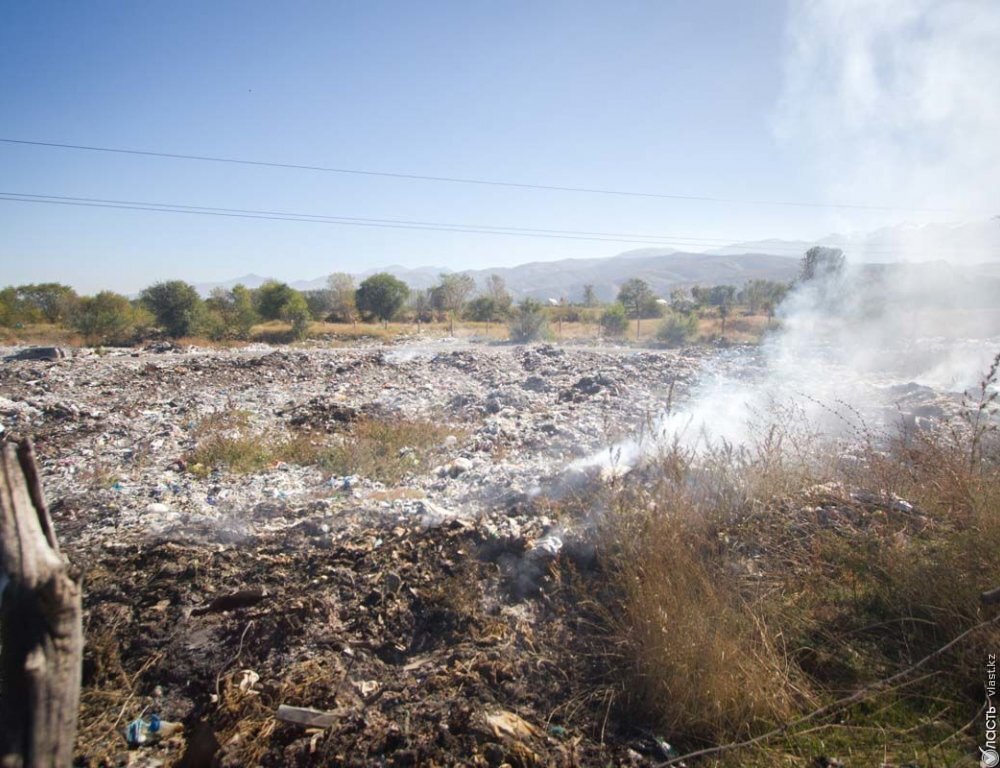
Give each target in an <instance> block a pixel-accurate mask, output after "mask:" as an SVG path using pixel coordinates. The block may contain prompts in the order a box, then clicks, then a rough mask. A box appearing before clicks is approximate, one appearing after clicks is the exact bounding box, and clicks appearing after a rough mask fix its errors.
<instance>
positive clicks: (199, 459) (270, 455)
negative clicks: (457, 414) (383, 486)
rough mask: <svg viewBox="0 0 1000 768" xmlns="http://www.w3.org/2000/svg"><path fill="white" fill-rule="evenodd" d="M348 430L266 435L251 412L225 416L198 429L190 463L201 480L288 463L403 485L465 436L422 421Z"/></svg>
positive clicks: (363, 424) (365, 424)
mask: <svg viewBox="0 0 1000 768" xmlns="http://www.w3.org/2000/svg"><path fill="white" fill-rule="evenodd" d="M348 429H349V431H347V432H346V433H343V434H336V435H317V434H315V433H310V432H297V431H292V432H285V431H281V432H265V431H262V430H260V429H257V428H254V427H253V425H252V423H251V414H250V413H249V412H248V411H243V410H238V409H236V410H226V411H219V412H217V413H213V414H210V415H208V416H206V417H204V418H203V419H202V420H201V421H199V422H198V424H196V425H195V427H194V428H193V430H192V438H193V439H194V441H195V447H194V448H193V449H192V450H191V451H190V452H189V453H188V454H187V455H186V456H185V460H186V462H187V464H188V468H189V470H190V471H191V472H192V473H194V474H196V475H200V476H205V475H207V474H209V473H210V472H212V471H213V470H220V469H221V470H227V471H229V472H234V473H237V474H250V473H253V472H260V471H262V470H265V469H267V468H269V467H273V466H275V465H277V464H279V463H281V462H284V463H287V464H298V465H301V466H319V467H321V468H322V469H324V470H325V471H328V472H331V473H333V474H336V475H363V476H365V477H368V478H371V479H373V480H379V481H381V482H384V483H397V482H399V481H400V480H402V479H403V478H404V477H406V476H407V475H408V474H419V473H421V472H425V471H426V470H427V469H429V468H430V467H431V466H432V463H433V462H434V461H435V460H436V459H438V458H440V457H441V456H442V455H443V453H444V450H443V443H444V440H445V438H446V437H448V436H449V435H455V436H456V437H458V436H461V435H462V431H461V430H456V429H453V428H451V427H449V426H447V425H444V424H440V423H436V422H431V421H425V420H422V419H380V418H366V419H360V420H358V421H357V422H355V423H354V424H352V425H351V426H350V427H349V428H348Z"/></svg>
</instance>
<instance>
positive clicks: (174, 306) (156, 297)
mask: <svg viewBox="0 0 1000 768" xmlns="http://www.w3.org/2000/svg"><path fill="white" fill-rule="evenodd" d="M139 299H140V301H141V302H142V304H143V305H144V306H145V307H146V309H148V310H149V311H150V312H152V313H153V316H154V317H155V318H156V322H157V324H158V325H159V326H160V327H161V328H163V330H164V331H165V332H166V334H167V335H168V336H171V337H173V338H175V339H177V338H180V337H181V336H189V335H191V334H192V333H195V332H196V331H197V330H198V323H199V320H200V319H201V313H202V311H203V309H204V308H203V306H202V301H201V297H200V296H199V295H198V291H196V290H195V289H194V286H193V285H189V284H188V283H185V282H184V281H183V280H168V281H167V282H163V283H155V284H153V285H151V286H149V287H148V288H146V289H145V290H144V291H143V292H142V293H141V294H140V296H139Z"/></svg>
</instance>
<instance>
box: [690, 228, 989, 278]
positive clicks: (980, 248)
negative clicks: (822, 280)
mask: <svg viewBox="0 0 1000 768" xmlns="http://www.w3.org/2000/svg"><path fill="white" fill-rule="evenodd" d="M813 245H825V246H829V247H832V248H840V249H841V250H842V251H843V252H844V253H845V254H846V255H847V258H848V259H849V260H850V261H855V262H858V261H863V262H896V261H910V262H930V261H938V260H946V261H949V262H951V263H953V264H961V265H963V266H970V265H980V264H983V263H985V262H991V261H994V260H996V259H1000V217H997V216H994V217H993V218H990V219H983V220H978V221H968V222H962V223H955V224H921V225H917V224H899V225H896V226H892V227H882V228H880V229H875V230H872V231H871V232H860V233H853V234H833V235H827V236H826V237H824V238H822V239H821V240H817V241H816V242H814V243H809V242H805V241H803V240H777V239H771V240H757V241H751V242H742V243H733V244H732V245H727V246H725V247H724V248H716V249H714V250H712V251H709V253H714V254H717V255H727V254H729V255H732V254H741V253H751V252H752V253H777V254H783V255H796V254H797V255H801V254H803V253H805V251H806V250H808V249H809V248H811V247H812V246H813Z"/></svg>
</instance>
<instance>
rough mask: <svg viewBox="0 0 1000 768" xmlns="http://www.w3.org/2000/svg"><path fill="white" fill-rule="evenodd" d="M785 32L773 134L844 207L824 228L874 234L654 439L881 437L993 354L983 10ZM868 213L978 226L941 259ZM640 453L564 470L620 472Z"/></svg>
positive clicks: (995, 282) (997, 158)
mask: <svg viewBox="0 0 1000 768" xmlns="http://www.w3.org/2000/svg"><path fill="white" fill-rule="evenodd" d="M787 36H788V50H787V54H786V60H785V68H784V78H785V80H784V87H783V90H782V96H781V99H780V103H779V105H778V107H777V115H776V120H775V125H776V130H777V133H778V136H779V137H780V139H781V140H782V141H783V142H785V144H786V145H787V146H788V147H789V148H791V149H792V150H793V151H796V152H797V153H799V154H800V155H801V157H802V159H803V162H804V163H805V164H806V165H807V166H808V167H809V168H811V169H812V171H813V172H814V174H815V176H816V178H817V179H818V180H819V181H818V184H819V187H820V194H822V195H824V196H825V197H826V199H827V200H828V201H829V202H834V203H857V204H860V207H858V208H853V209H852V208H834V209H833V210H835V211H836V225H839V227H840V228H841V229H847V230H851V229H854V230H858V229H863V228H865V227H867V228H869V229H870V228H871V227H872V226H882V227H885V228H884V229H883V230H881V231H880V232H879V233H877V236H876V239H877V242H878V244H879V248H878V256H874V255H873V254H872V253H866V252H865V251H866V249H867V248H866V241H867V240H868V238H862V239H861V241H860V242H859V243H857V244H856V247H852V245H854V244H852V243H851V242H850V241H849V240H848V241H847V242H845V243H844V244H845V246H846V248H845V250H846V256H847V259H848V263H847V266H846V268H845V269H844V270H843V271H842V272H840V273H838V274H836V275H832V276H829V279H826V280H820V281H814V282H807V283H802V284H800V285H798V286H797V287H796V288H795V289H794V290H793V291H792V292H791V293H790V294H789V296H788V298H787V299H786V301H785V302H784V303H783V305H782V306H781V307H780V310H779V318H780V320H781V324H782V327H781V330H780V331H779V332H777V333H775V334H773V335H772V336H771V337H770V338H769V339H768V340H767V341H766V342H765V344H764V345H763V347H762V349H761V350H760V353H759V359H760V361H761V362H762V370H750V371H749V372H744V373H743V374H742V375H733V374H732V369H731V368H730V369H728V370H721V371H719V372H714V373H713V372H712V371H709V372H707V374H706V376H705V381H704V383H703V384H702V386H701V387H700V388H699V390H698V391H696V392H695V393H693V396H692V397H691V398H690V399H689V400H688V402H687V403H685V404H684V405H683V406H682V407H681V408H680V409H679V410H675V411H674V412H672V413H670V414H668V415H666V416H665V417H664V418H663V420H662V423H661V424H660V434H661V438H660V440H661V444H662V441H663V440H666V441H668V442H669V441H672V440H675V439H679V440H680V441H681V442H682V443H684V444H686V445H688V446H694V447H698V446H705V445H718V444H719V443H720V442H721V441H726V442H728V443H730V444H743V443H745V442H747V441H749V440H750V439H752V438H753V436H754V434H755V430H756V429H759V428H760V426H761V425H764V426H765V428H766V425H767V424H768V423H769V422H771V423H774V422H775V421H777V422H781V421H783V420H784V421H785V422H787V420H788V419H790V418H794V419H797V420H799V421H801V422H804V423H807V424H808V425H809V426H808V427H807V429H808V430H810V431H811V430H815V433H822V434H838V433H843V432H844V431H848V430H851V429H856V428H857V427H858V426H859V425H864V426H865V427H866V428H874V429H882V428H891V427H892V425H891V424H890V423H889V422H891V421H893V420H896V421H898V420H899V418H900V416H901V412H905V411H906V409H907V408H910V409H911V411H913V412H923V413H930V414H933V413H934V412H935V411H934V407H933V406H931V405H928V401H929V400H934V398H935V397H936V398H937V400H938V402H939V403H946V402H947V401H948V395H947V394H946V393H953V394H954V393H960V392H962V391H964V390H967V389H972V388H974V387H975V386H976V385H977V383H978V381H979V378H980V377H981V376H982V374H983V372H984V371H985V370H986V368H987V367H988V365H989V361H990V360H991V358H992V357H993V356H994V355H995V354H996V353H997V352H998V351H1000V269H998V268H997V261H996V260H998V259H1000V253H997V252H996V244H997V243H1000V219H996V218H992V219H989V220H984V218H985V217H984V216H983V215H982V212H983V211H988V212H990V213H992V214H996V213H998V212H1000V210H997V209H1000V205H998V201H997V197H996V192H997V190H1000V140H998V137H1000V1H998V0H952V1H950V2H949V1H947V0H945V1H942V0H797V1H794V2H792V3H791V6H790V16H789V22H788V35H787ZM865 206H867V207H865ZM883 206H891V207H895V208H899V209H908V210H907V211H906V212H905V214H906V216H907V217H910V218H916V219H918V220H921V221H920V224H927V222H929V221H932V220H933V219H934V218H938V219H939V220H940V219H941V217H942V216H943V217H946V218H947V217H950V218H951V220H952V221H954V220H955V218H956V217H961V216H963V215H964V216H965V217H966V219H968V218H974V216H975V214H974V213H970V212H977V211H978V212H980V215H979V216H978V219H979V220H978V221H975V222H973V223H971V224H970V223H968V222H967V223H965V224H962V225H951V228H952V229H953V230H954V231H955V232H960V233H961V241H960V246H956V247H954V248H944V249H942V248H941V242H942V233H944V237H945V240H947V235H948V231H949V226H943V225H941V224H940V223H938V224H934V225H932V226H919V225H918V226H909V227H905V228H899V227H891V226H888V225H892V224H897V223H898V221H894V220H893V218H892V217H893V215H894V213H893V211H888V210H885V209H884V208H883ZM913 209H920V210H916V211H915V210H913ZM895 215H899V212H897V213H896V214H895ZM926 232H933V237H930V236H926V237H925V236H924V233H926ZM841 242H844V241H841ZM852 251H857V252H852ZM872 261H881V262H887V263H884V264H881V265H878V264H871V263H862V262H872ZM988 261H993V262H994V263H993V264H992V265H986V266H982V265H981V263H982V262H988ZM889 262H891V263H889ZM898 262H904V263H898ZM968 265H980V266H976V267H971V266H968ZM737 368H738V366H737ZM922 387H929V388H933V389H934V390H937V392H938V393H940V394H936V393H930V392H929V391H927V390H924V389H922ZM956 400H957V397H955V396H953V397H952V398H951V402H955V401H956ZM810 433H812V432H810ZM655 442H656V441H649V440H645V441H643V442H642V443H641V444H640V442H638V441H633V442H631V443H626V444H623V445H620V446H616V447H613V448H612V449H611V450H610V451H608V452H604V453H602V454H600V455H598V456H594V457H592V458H591V459H589V460H585V461H584V462H581V463H582V464H584V465H586V464H594V463H600V464H607V463H609V458H608V457H612V458H613V459H615V460H617V461H618V463H619V464H621V465H628V464H631V463H632V462H633V461H634V460H635V459H636V458H638V457H639V456H640V455H642V454H643V453H644V452H645V451H647V450H650V449H651V448H653V447H654V445H655ZM611 463H613V462H611Z"/></svg>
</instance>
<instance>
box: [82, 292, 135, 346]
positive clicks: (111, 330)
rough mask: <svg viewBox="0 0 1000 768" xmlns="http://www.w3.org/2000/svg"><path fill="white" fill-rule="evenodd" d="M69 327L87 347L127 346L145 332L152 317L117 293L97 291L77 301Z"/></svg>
mask: <svg viewBox="0 0 1000 768" xmlns="http://www.w3.org/2000/svg"><path fill="white" fill-rule="evenodd" d="M72 324H73V327H74V328H75V329H76V330H77V331H79V332H80V334H81V335H82V336H83V337H84V340H85V341H86V342H87V343H88V344H130V343H132V342H135V341H137V340H138V339H139V338H140V337H141V336H142V335H143V334H144V333H145V332H147V331H148V329H149V327H150V326H152V324H153V317H152V315H151V314H150V313H149V312H147V311H146V310H145V309H144V308H143V307H141V306H135V305H133V304H132V303H131V302H129V300H128V299H127V298H125V297H124V296H122V295H121V294H118V293H114V292H113V291H101V292H100V293H98V294H97V295H96V296H86V297H84V298H82V299H80V302H79V304H78V305H77V307H76V309H75V310H74V312H73V317H72Z"/></svg>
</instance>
